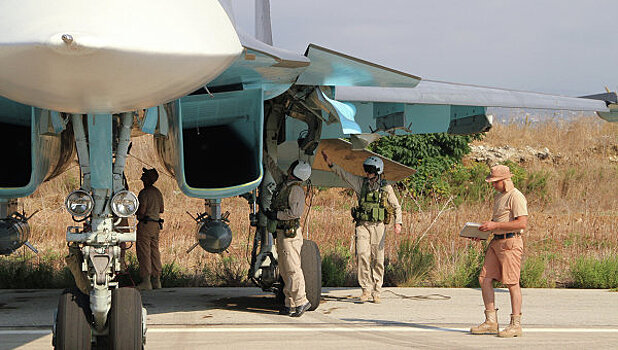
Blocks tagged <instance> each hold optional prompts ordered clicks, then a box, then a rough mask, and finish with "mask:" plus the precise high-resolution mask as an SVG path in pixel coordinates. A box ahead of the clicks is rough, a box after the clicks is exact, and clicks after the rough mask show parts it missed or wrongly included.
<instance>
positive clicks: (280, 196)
mask: <svg viewBox="0 0 618 350" xmlns="http://www.w3.org/2000/svg"><path fill="white" fill-rule="evenodd" d="M300 184H301V182H300V181H285V182H283V183H281V184H279V185H277V188H276V189H275V193H274V194H273V199H272V202H271V204H270V208H271V209H272V210H273V211H282V210H287V209H290V203H289V201H288V200H289V198H290V191H291V190H292V188H293V187H294V186H299V187H300V186H301V185H300ZM301 188H302V187H301ZM270 221H271V220H269V227H271V229H272V228H275V227H272V226H274V225H272V224H270ZM299 227H300V218H296V219H292V220H276V229H279V230H283V233H284V235H285V236H286V237H288V238H292V237H295V236H296V229H297V228H299Z"/></svg>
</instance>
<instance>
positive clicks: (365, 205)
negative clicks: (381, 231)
mask: <svg viewBox="0 0 618 350" xmlns="http://www.w3.org/2000/svg"><path fill="white" fill-rule="evenodd" d="M386 185H387V183H386V180H381V182H380V188H379V189H378V190H375V191H371V190H369V179H367V178H365V179H364V181H363V187H362V188H361V193H360V198H359V201H358V206H357V207H355V208H352V217H353V218H354V221H356V222H359V221H369V222H384V223H385V224H389V223H390V222H391V218H392V216H393V213H394V208H393V207H391V206H390V205H389V204H388V201H387V200H388V193H387V192H386Z"/></svg>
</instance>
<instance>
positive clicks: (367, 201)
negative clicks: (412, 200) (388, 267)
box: [322, 151, 403, 304]
mask: <svg viewBox="0 0 618 350" xmlns="http://www.w3.org/2000/svg"><path fill="white" fill-rule="evenodd" d="M322 156H323V157H324V160H325V161H326V164H328V167H329V168H331V169H332V170H333V171H334V172H335V174H337V175H338V176H339V177H340V178H342V179H343V180H344V181H345V182H347V183H348V184H349V185H350V186H351V187H352V189H354V192H356V195H357V196H358V207H356V208H353V209H352V217H353V218H354V222H355V223H356V229H355V231H356V232H355V235H356V262H357V269H358V270H357V271H358V284H359V285H360V287H361V289H362V293H361V295H360V297H359V299H360V301H361V302H366V301H369V298H370V297H371V298H372V301H373V302H374V303H376V304H379V303H380V301H381V300H380V293H381V292H382V281H383V280H384V236H385V235H384V232H385V224H388V223H390V221H391V220H392V219H393V215H394V222H395V233H396V234H399V233H401V224H402V223H403V221H402V216H401V206H400V205H399V201H398V200H397V196H396V195H395V192H394V191H393V187H392V186H391V185H389V184H387V183H386V180H383V179H382V173H383V172H384V162H383V161H382V159H380V158H379V157H375V156H371V157H369V158H367V159H366V160H365V162H364V163H363V168H364V170H365V173H366V174H367V176H366V177H362V176H356V175H354V174H351V173H349V172H347V171H345V170H344V169H343V168H342V167H340V166H338V165H337V164H334V163H333V162H331V161H330V160H329V158H328V155H327V154H326V152H324V151H322Z"/></svg>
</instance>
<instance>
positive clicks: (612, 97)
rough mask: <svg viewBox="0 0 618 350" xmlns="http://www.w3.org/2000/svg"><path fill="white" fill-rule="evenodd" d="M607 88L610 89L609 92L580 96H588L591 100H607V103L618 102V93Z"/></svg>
mask: <svg viewBox="0 0 618 350" xmlns="http://www.w3.org/2000/svg"><path fill="white" fill-rule="evenodd" d="M607 90H608V91H607V92H603V93H600V94H594V95H588V96H580V98H588V99H591V100H601V101H605V103H607V104H610V103H618V96H617V95H616V93H615V92H611V91H609V89H607Z"/></svg>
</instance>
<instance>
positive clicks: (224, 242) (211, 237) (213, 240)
mask: <svg viewBox="0 0 618 350" xmlns="http://www.w3.org/2000/svg"><path fill="white" fill-rule="evenodd" d="M198 239H199V243H200V246H201V247H202V248H203V249H204V250H205V251H207V252H209V253H221V252H222V251H224V250H226V249H227V248H228V247H229V246H230V244H231V243H232V230H231V229H230V227H229V226H228V225H227V224H226V223H224V222H223V221H219V220H213V221H208V222H205V223H203V224H201V226H200V228H199V230H198Z"/></svg>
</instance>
